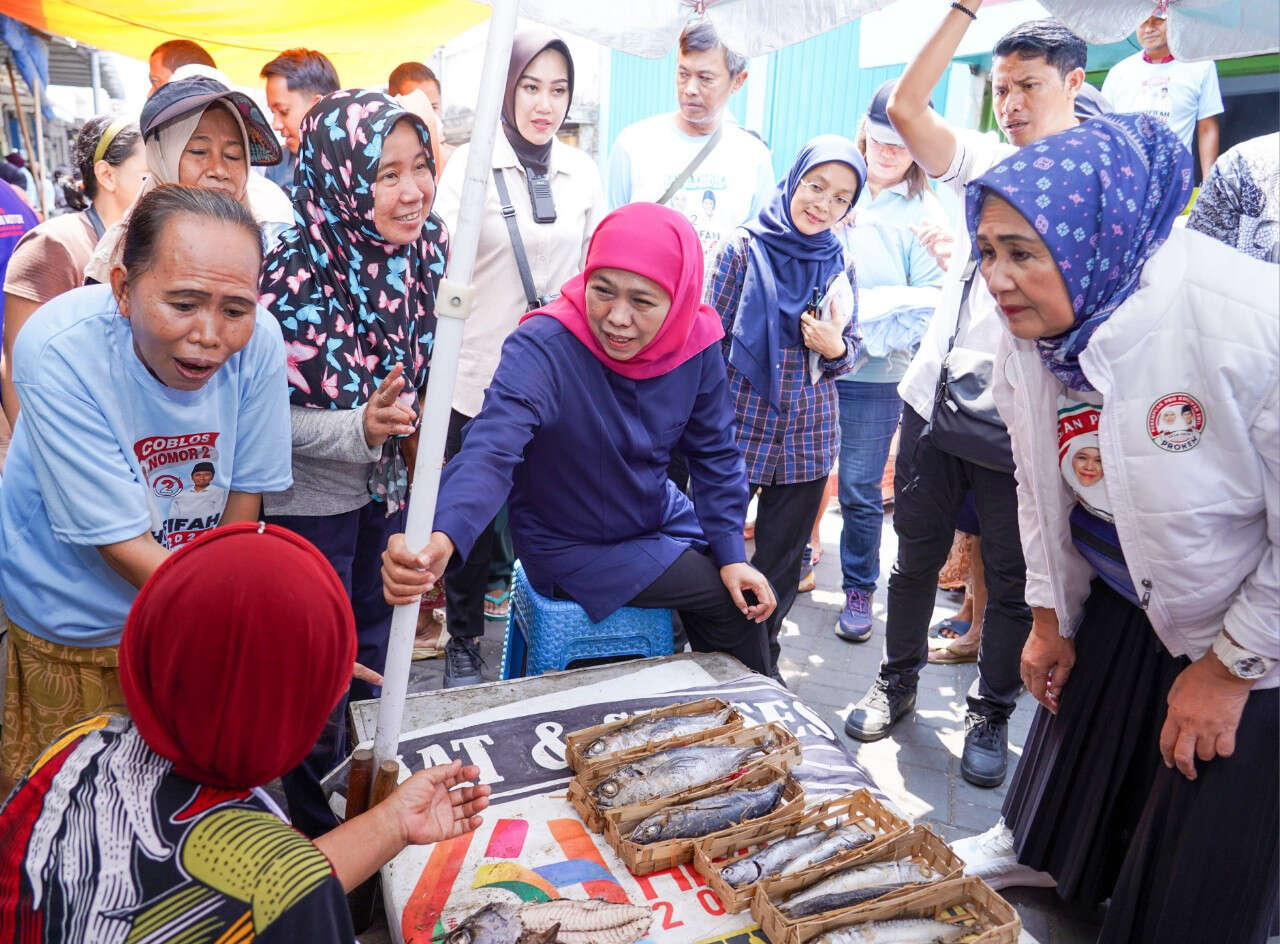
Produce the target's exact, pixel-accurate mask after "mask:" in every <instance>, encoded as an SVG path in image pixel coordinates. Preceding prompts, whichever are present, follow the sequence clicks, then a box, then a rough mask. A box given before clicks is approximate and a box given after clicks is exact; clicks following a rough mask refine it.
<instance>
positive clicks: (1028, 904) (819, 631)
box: [361, 502, 1097, 944]
mask: <svg viewBox="0 0 1280 944" xmlns="http://www.w3.org/2000/svg"><path fill="white" fill-rule="evenodd" d="M821 533H822V545H823V554H822V559H821V560H820V561H819V563H818V567H817V577H818V587H817V589H816V590H814V591H813V592H812V593H804V594H801V595H800V596H799V598H798V599H797V601H796V604H795V606H794V607H793V608H792V611H791V615H790V617H789V618H788V620H787V621H786V623H785V624H784V635H783V640H782V674H783V677H784V678H785V679H786V680H787V684H788V685H789V686H790V687H791V689H792V690H793V691H795V692H796V693H797V694H799V695H800V696H801V697H802V698H803V699H804V700H805V701H806V702H807V703H808V704H810V705H811V706H812V707H813V708H815V709H816V710H818V711H819V712H821V714H822V716H823V718H824V720H826V721H827V722H828V723H829V724H830V725H831V727H832V728H833V729H834V730H836V731H841V732H843V730H844V717H845V715H846V714H847V713H848V711H849V708H850V706H852V704H853V703H854V702H855V701H857V700H858V699H859V698H861V697H862V694H863V692H865V691H866V690H867V688H868V687H869V686H870V685H871V683H872V681H873V680H874V679H875V676H876V669H877V668H878V666H879V664H880V655H881V651H882V648H883V645H884V617H885V596H884V581H885V580H886V579H887V578H888V574H889V569H890V567H891V566H892V565H893V559H894V555H895V554H896V553H897V546H896V541H895V538H894V533H893V527H892V516H891V515H886V516H885V530H884V540H883V543H882V546H881V587H880V590H879V591H878V592H877V595H876V599H875V607H874V614H875V617H876V626H875V631H874V633H873V635H872V638H871V639H870V641H868V642H866V643H862V644H856V645H855V644H853V643H847V642H844V641H843V640H841V639H839V638H838V637H837V636H836V635H835V634H834V633H833V632H832V627H833V626H834V625H835V621H836V617H837V616H838V615H839V612H840V607H841V606H842V605H843V604H844V595H843V593H842V592H841V591H840V562H839V547H838V542H839V539H840V514H839V507H838V505H837V504H836V503H835V502H832V503H831V506H830V508H829V509H828V511H827V513H826V514H825V515H824V516H823V520H822V532H821ZM955 609H956V604H954V603H953V602H951V601H950V600H948V598H947V595H946V594H939V595H938V606H937V609H936V611H935V619H942V618H943V617H945V616H949V615H950V614H951V613H952V612H954V611H955ZM490 626H491V629H490V630H489V632H487V633H486V635H485V639H484V642H483V644H482V646H481V651H482V652H483V654H484V657H485V659H486V660H487V662H488V668H487V669H486V671H485V675H486V677H488V678H496V677H497V667H498V665H499V660H500V651H501V645H502V633H501V630H500V629H499V628H498V624H490ZM443 671H444V664H443V661H442V660H439V659H433V660H429V661H425V662H415V663H414V664H413V671H412V675H411V676H410V690H411V691H427V690H431V689H434V688H437V687H439V685H440V680H441V678H442V673H443ZM976 675H977V669H976V668H975V666H974V665H973V664H972V663H970V664H967V665H955V666H932V665H931V666H929V667H928V668H926V669H925V671H924V672H923V674H922V675H921V679H920V690H919V695H918V698H917V703H916V712H915V716H914V717H913V718H910V719H904V720H903V721H902V722H900V723H899V724H898V726H897V727H896V728H895V729H894V732H893V735H892V736H891V737H888V738H885V739H884V740H883V741H879V742H876V743H874V744H861V743H859V742H857V741H855V740H853V739H852V738H848V737H846V738H845V742H846V743H847V744H848V745H849V747H850V749H851V750H853V752H854V754H855V755H856V756H857V758H858V760H859V762H860V763H861V764H862V765H863V766H864V767H866V769H867V770H868V772H869V773H870V774H871V776H872V779H873V780H874V781H875V782H876V783H877V784H878V785H879V786H880V788H881V789H882V790H883V791H884V792H885V793H886V794H887V795H888V796H889V797H890V798H891V799H892V800H893V801H894V802H895V803H896V804H897V805H898V806H899V808H900V809H901V810H902V811H903V812H904V813H905V814H906V815H907V816H909V817H911V818H912V819H913V820H915V821H918V822H924V823H927V824H928V825H929V826H931V827H932V828H933V829H934V830H935V831H937V832H938V833H939V834H940V835H941V836H942V837H943V838H944V839H947V840H955V839H959V838H962V837H964V836H970V835H973V834H975V833H979V832H982V831H983V830H985V829H986V828H987V827H989V826H990V825H991V824H992V823H993V822H995V819H996V817H997V816H999V815H1000V804H1001V802H1002V800H1003V799H1004V793H1005V788H1004V787H1000V788H997V789H994V790H983V789H979V788H978V787H973V786H970V785H969V784H968V783H966V782H965V781H964V780H963V779H962V778H961V777H960V752H961V749H962V748H963V746H964V711H965V698H964V696H965V692H966V691H967V690H968V688H969V684H970V683H971V682H972V681H973V680H974V678H975V677H976ZM1034 711H1035V702H1034V701H1032V699H1031V697H1030V696H1029V695H1023V696H1022V699H1021V701H1020V703H1019V705H1018V709H1017V711H1016V712H1015V713H1014V715H1013V718H1012V719H1011V722H1010V726H1009V733H1010V746H1011V751H1010V770H1012V768H1013V766H1014V765H1015V764H1016V762H1017V758H1018V756H1019V754H1020V753H1021V745H1022V742H1023V739H1024V738H1025V737H1026V735H1027V729H1028V727H1029V726H1030V724H1031V717H1032V715H1033V713H1034ZM842 736H843V735H842ZM1006 897H1007V898H1008V899H1009V900H1010V901H1011V902H1012V903H1013V904H1014V905H1015V906H1017V908H1018V911H1019V913H1020V914H1021V915H1022V920H1023V924H1024V925H1025V927H1026V930H1027V931H1028V932H1029V933H1030V934H1031V935H1032V936H1033V937H1034V938H1035V939H1036V940H1037V941H1038V942H1040V944H1087V942H1092V941H1093V940H1094V939H1095V938H1096V936H1097V925H1096V923H1095V922H1094V921H1092V920H1091V916H1087V915H1085V916H1082V915H1077V914H1074V913H1072V912H1071V911H1070V910H1068V909H1067V908H1065V907H1064V906H1063V905H1062V904H1061V903H1060V902H1059V901H1058V900H1057V898H1056V896H1055V895H1054V894H1053V892H1052V891H1050V890H1046V889H1025V890H1022V891H1018V890H1010V891H1009V892H1007V893H1006ZM361 939H362V940H366V941H375V940H377V938H370V937H366V936H365V935H362V936H361Z"/></svg>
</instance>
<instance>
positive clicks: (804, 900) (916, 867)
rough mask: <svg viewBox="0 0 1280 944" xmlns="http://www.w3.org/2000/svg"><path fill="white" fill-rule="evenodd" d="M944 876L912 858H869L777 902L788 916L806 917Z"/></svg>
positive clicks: (779, 907)
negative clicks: (885, 859) (881, 860)
mask: <svg viewBox="0 0 1280 944" xmlns="http://www.w3.org/2000/svg"><path fill="white" fill-rule="evenodd" d="M940 877H941V876H939V874H938V873H937V872H934V871H933V870H931V869H929V868H928V867H927V866H923V865H921V864H920V863H918V862H915V861H913V860H911V859H891V860H889V861H887V862H869V863H867V864H866V865H855V866H852V867H850V868H847V869H841V870H840V871H839V872H836V873H834V874H832V875H828V876H827V877H826V878H824V879H822V880H820V881H818V882H815V883H814V884H812V885H810V886H808V887H807V888H804V889H801V890H800V891H798V892H796V893H795V894H793V895H791V896H790V897H789V898H788V899H787V900H786V901H785V902H783V903H782V904H781V905H779V906H778V910H779V911H781V912H782V913H783V914H784V915H786V916H787V917H788V918H793V919H794V918H805V917H808V916H809V915H815V914H821V913H822V912H824V911H836V910H837V909H840V908H848V907H850V906H851V905H856V904H859V903H861V902H864V901H870V900H871V899H872V898H879V897H880V896H881V895H884V894H887V893H889V892H891V891H894V890H895V889H898V888H901V887H902V886H904V885H914V884H916V883H919V882H933V881H936V880H937V879H939V878H940Z"/></svg>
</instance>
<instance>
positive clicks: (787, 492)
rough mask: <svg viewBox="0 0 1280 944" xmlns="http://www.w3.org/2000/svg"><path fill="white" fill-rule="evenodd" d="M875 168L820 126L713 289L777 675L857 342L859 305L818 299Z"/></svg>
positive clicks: (725, 251) (726, 257)
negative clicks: (840, 234)
mask: <svg viewBox="0 0 1280 944" xmlns="http://www.w3.org/2000/svg"><path fill="white" fill-rule="evenodd" d="M866 176H867V172H866V163H865V162H864V160H863V158H862V155H861V154H860V153H859V152H858V149H857V148H856V147H855V146H854V143H853V142H852V141H850V140H849V139H847V138H843V137H840V136H839V135H831V134H828V135H820V136H819V137H817V138H814V139H813V140H812V141H810V142H809V143H808V144H806V145H805V146H804V148H802V149H801V151H800V153H799V155H798V156H797V157H796V160H795V163H794V164H793V165H792V167H791V170H790V172H789V173H788V174H787V177H786V179H785V180H783V181H781V182H779V184H778V189H777V192H776V193H775V194H774V197H773V200H772V201H771V202H770V203H769V205H768V206H766V207H765V208H764V209H763V210H761V211H760V214H759V216H757V217H756V219H754V220H752V221H751V222H750V223H748V224H747V225H745V226H743V227H740V228H739V229H738V230H737V231H736V232H735V233H734V234H733V236H731V237H730V238H729V239H727V240H726V241H725V243H724V244H723V245H722V246H721V247H720V251H719V254H718V256H717V258H716V261H715V265H714V266H713V267H712V273H711V278H710V281H709V282H708V283H707V289H706V293H705V299H706V301H707V302H708V303H710V304H711V305H712V306H714V307H715V309H716V310H717V311H718V312H719V313H720V318H721V320H722V321H723V322H724V327H725V339H724V351H725V355H726V359H727V360H728V372H729V394H730V397H731V398H732V399H733V401H734V408H735V413H736V418H737V424H738V445H739V447H740V448H741V449H742V452H743V455H744V458H745V460H746V466H747V479H748V481H749V482H750V485H751V490H752V492H755V491H756V490H759V492H760V499H759V506H758V511H757V514H756V549H755V554H754V556H753V557H752V559H751V563H752V565H753V566H754V567H756V569H758V570H759V571H761V572H762V573H763V574H764V575H765V576H766V577H768V578H769V582H770V583H771V584H773V588H774V592H775V594H776V595H777V599H778V606H777V609H776V610H775V611H774V612H773V615H772V616H771V617H770V619H769V622H768V629H769V648H770V656H771V666H770V668H771V670H772V674H773V676H774V677H775V678H779V679H780V678H781V677H780V675H779V673H778V656H779V655H780V653H781V647H780V646H779V645H778V631H779V628H780V627H781V625H782V620H783V618H784V617H785V616H786V615H787V612H788V611H789V610H790V609H791V604H792V603H793V602H795V597H796V585H797V583H798V581H799V579H800V561H801V557H802V555H803V553H804V546H805V543H806V542H807V541H808V538H809V529H810V526H811V525H812V524H813V519H814V517H815V516H816V515H817V513H818V506H819V504H820V503H821V501H822V492H823V487H824V485H825V483H826V478H827V474H828V473H829V472H830V471H831V467H832V465H833V463H834V462H835V458H836V453H837V452H838V450H839V448H840V425H839V409H838V406H837V394H836V387H835V378H836V377H837V376H839V375H840V374H843V373H846V372H848V371H849V370H850V368H851V367H852V365H853V360H854V355H855V353H856V351H857V344H858V340H857V335H856V333H855V331H856V326H857V312H856V308H855V309H854V310H852V311H851V312H850V316H849V318H848V319H847V320H846V321H844V323H843V324H842V323H841V320H840V319H838V318H826V319H820V318H817V317H815V316H814V312H813V309H815V308H816V307H817V306H816V305H815V302H816V301H817V300H818V299H820V298H822V297H823V296H824V295H825V294H826V292H827V289H828V287H829V286H830V285H831V283H832V281H833V280H835V279H836V278H837V277H838V276H839V275H840V274H841V272H844V273H846V274H847V275H848V278H849V282H850V286H851V287H852V286H853V285H854V272H853V264H852V262H851V261H850V262H849V264H848V265H847V267H846V264H845V258H844V250H843V249H842V248H841V246H840V243H839V241H838V240H837V239H836V237H835V235H834V234H833V233H832V232H831V227H832V226H833V225H834V224H835V223H837V222H838V221H839V220H841V219H843V218H844V216H845V215H846V214H847V213H848V212H849V209H850V207H851V206H852V205H853V203H854V201H855V200H857V198H858V192H859V191H860V190H861V189H862V185H863V182H864V181H865V180H866ZM854 298H856V292H855V293H854ZM855 305H856V302H855ZM811 351H812V352H814V353H816V354H817V358H816V359H813V360H814V361H815V362H816V363H815V364H814V367H813V368H811V358H810V356H809V353H810V352H811Z"/></svg>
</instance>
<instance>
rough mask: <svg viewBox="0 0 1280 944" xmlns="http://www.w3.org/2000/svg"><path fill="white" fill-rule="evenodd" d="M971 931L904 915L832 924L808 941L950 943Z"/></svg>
mask: <svg viewBox="0 0 1280 944" xmlns="http://www.w3.org/2000/svg"><path fill="white" fill-rule="evenodd" d="M972 931H973V929H972V928H966V927H961V926H959V925H955V924H947V923H946V922H945V921H934V920H933V919H931V918H903V919H899V920H895V921H868V922H865V923H863V924H850V925H846V926H845V927H842V928H832V929H831V930H830V931H828V932H826V933H825V934H820V935H818V936H817V937H815V938H813V939H812V940H810V941H809V944H951V942H952V941H958V940H960V938H962V937H964V936H965V935H966V934H969V933H971V932H972Z"/></svg>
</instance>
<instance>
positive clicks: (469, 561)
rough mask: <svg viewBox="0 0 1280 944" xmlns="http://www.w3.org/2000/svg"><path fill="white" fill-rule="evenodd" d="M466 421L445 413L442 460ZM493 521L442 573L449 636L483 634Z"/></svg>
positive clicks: (453, 450)
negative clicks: (463, 555) (459, 559)
mask: <svg viewBox="0 0 1280 944" xmlns="http://www.w3.org/2000/svg"><path fill="white" fill-rule="evenodd" d="M469 422H471V417H469V416H465V415H463V414H462V413H459V412H458V411H457V410H453V411H452V412H451V413H450V414H449V432H448V433H447V434H446V436H445V441H444V458H445V461H446V462H448V461H449V460H450V459H452V458H453V457H454V456H456V455H457V454H458V450H460V449H461V448H462V427H464V426H466V425H467V423H469ZM496 520H497V519H494V521H491V522H489V524H488V525H486V526H485V529H484V530H483V531H481V532H480V536H479V537H477V538H476V543H475V544H474V545H473V546H472V548H471V553H470V554H468V555H467V558H466V560H464V561H463V562H462V563H461V564H460V565H459V566H457V567H453V568H451V569H450V570H449V571H448V572H447V573H446V574H445V575H444V610H445V620H446V622H445V625H446V626H448V627H449V635H450V636H458V637H460V638H464V639H479V638H480V637H481V636H483V635H484V595H485V593H486V592H488V589H489V564H490V561H491V560H492V559H493V553H494V550H495V548H496V546H497V541H498V538H497V534H496V532H495V530H494V522H495V521H496Z"/></svg>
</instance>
